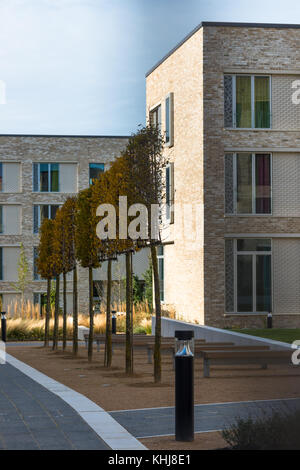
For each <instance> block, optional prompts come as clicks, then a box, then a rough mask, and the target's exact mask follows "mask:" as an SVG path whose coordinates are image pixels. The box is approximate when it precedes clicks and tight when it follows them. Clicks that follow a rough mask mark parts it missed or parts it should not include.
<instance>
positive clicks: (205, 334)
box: [152, 317, 291, 350]
mask: <svg viewBox="0 0 300 470" xmlns="http://www.w3.org/2000/svg"><path fill="white" fill-rule="evenodd" d="M175 330H193V331H194V337H195V338H198V339H205V340H206V341H207V342H223V341H230V342H232V343H234V344H236V345H248V346H251V345H253V346H255V345H261V346H264V345H265V346H269V347H270V349H273V350H276V349H290V348H291V345H290V344H288V343H283V342H281V341H274V340H272V339H267V338H260V337H258V336H250V335H245V334H243V333H236V332H234V331H229V330H222V329H220V328H214V327H211V326H204V325H195V324H193V323H187V322H183V321H179V320H172V319H171V318H165V317H163V318H162V319H161V335H162V336H163V337H172V338H174V333H175ZM154 331H155V317H152V334H154Z"/></svg>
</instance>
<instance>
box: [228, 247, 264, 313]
mask: <svg viewBox="0 0 300 470" xmlns="http://www.w3.org/2000/svg"><path fill="white" fill-rule="evenodd" d="M225 276H226V279H225V287H226V311H227V312H230V311H231V312H237V313H238V312H240V313H243V312H244V313H246V312H270V311H271V309H272V298H271V284H272V282H271V240H270V239H238V240H226V243H225Z"/></svg>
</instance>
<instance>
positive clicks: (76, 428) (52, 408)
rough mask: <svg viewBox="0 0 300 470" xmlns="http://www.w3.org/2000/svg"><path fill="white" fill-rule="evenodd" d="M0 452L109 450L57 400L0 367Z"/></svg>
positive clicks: (7, 367)
mask: <svg viewBox="0 0 300 470" xmlns="http://www.w3.org/2000/svg"><path fill="white" fill-rule="evenodd" d="M0 449H1V450H3V449H9V450H17V449H23V450H28V449H31V450H38V449H41V450H53V449H60V450H72V449H88V450H92V449H93V450H104V449H109V447H108V446H107V444H105V442H104V441H103V440H102V439H101V438H100V437H99V436H98V435H97V434H96V433H95V431H93V430H92V429H91V428H90V427H89V426H88V424H87V423H86V422H85V421H84V420H83V419H82V418H81V417H80V416H79V414H78V413H76V411H75V410H74V409H73V408H71V407H70V406H69V405H67V403H65V402H64V401H63V400H62V399H61V398H59V397H58V396H56V395H55V394H54V393H51V392H49V391H48V390H47V389H45V388H44V387H42V386H41V385H39V384H38V383H37V382H35V381H34V380H32V379H30V378H29V377H27V376H26V375H24V374H22V372H20V371H19V370H17V369H16V368H14V367H12V366H11V365H9V364H4V365H1V366H0Z"/></svg>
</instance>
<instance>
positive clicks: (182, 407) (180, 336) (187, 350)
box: [175, 330, 194, 442]
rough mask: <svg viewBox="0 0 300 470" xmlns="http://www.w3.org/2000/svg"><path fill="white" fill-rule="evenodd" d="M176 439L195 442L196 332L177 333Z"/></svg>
mask: <svg viewBox="0 0 300 470" xmlns="http://www.w3.org/2000/svg"><path fill="white" fill-rule="evenodd" d="M175 439H176V441H186V442H190V441H193V440H194V332H193V331H190V330H186V331H175Z"/></svg>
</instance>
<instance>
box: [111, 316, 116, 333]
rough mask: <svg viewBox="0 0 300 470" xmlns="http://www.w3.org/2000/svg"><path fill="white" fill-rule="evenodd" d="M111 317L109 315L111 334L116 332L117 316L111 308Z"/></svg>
mask: <svg viewBox="0 0 300 470" xmlns="http://www.w3.org/2000/svg"><path fill="white" fill-rule="evenodd" d="M111 313H112V317H111V332H112V334H113V335H116V334H117V317H116V313H117V312H116V310H112V311H111Z"/></svg>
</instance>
